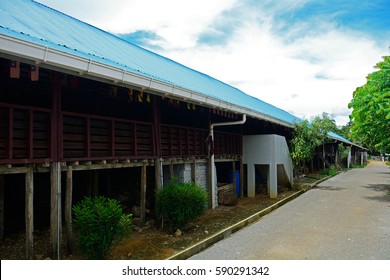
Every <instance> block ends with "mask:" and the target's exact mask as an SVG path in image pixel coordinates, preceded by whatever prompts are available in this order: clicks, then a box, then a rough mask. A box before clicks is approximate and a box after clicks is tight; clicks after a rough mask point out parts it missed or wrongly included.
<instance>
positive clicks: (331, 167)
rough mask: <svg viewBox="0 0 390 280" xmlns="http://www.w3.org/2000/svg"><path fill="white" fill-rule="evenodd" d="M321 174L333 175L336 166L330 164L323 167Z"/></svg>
mask: <svg viewBox="0 0 390 280" xmlns="http://www.w3.org/2000/svg"><path fill="white" fill-rule="evenodd" d="M321 174H322V175H327V176H334V175H336V174H337V169H336V166H334V165H331V166H330V167H329V168H328V169H324V170H322V171H321Z"/></svg>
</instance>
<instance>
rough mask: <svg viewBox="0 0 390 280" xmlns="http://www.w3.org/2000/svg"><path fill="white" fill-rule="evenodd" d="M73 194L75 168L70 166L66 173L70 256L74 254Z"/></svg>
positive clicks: (67, 232) (66, 215) (66, 216)
mask: <svg viewBox="0 0 390 280" xmlns="http://www.w3.org/2000/svg"><path fill="white" fill-rule="evenodd" d="M72 194H73V168H72V166H68V171H67V172H66V194H65V227H66V236H67V247H68V254H73V253H74V240H73V228H72Z"/></svg>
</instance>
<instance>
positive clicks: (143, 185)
mask: <svg viewBox="0 0 390 280" xmlns="http://www.w3.org/2000/svg"><path fill="white" fill-rule="evenodd" d="M140 206H141V226H143V225H145V209H146V163H145V162H144V164H143V166H142V170H141V205H140Z"/></svg>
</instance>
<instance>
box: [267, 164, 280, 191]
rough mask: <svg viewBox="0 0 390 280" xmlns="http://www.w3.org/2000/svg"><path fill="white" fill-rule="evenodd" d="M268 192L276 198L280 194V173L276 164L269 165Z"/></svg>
mask: <svg viewBox="0 0 390 280" xmlns="http://www.w3.org/2000/svg"><path fill="white" fill-rule="evenodd" d="M268 193H269V197H270V198H276V197H277V196H278V174H277V167H276V164H270V165H269V169H268Z"/></svg>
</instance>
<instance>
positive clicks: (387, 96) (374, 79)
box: [348, 56, 390, 153]
mask: <svg viewBox="0 0 390 280" xmlns="http://www.w3.org/2000/svg"><path fill="white" fill-rule="evenodd" d="M375 68H376V69H377V71H375V72H373V73H371V74H369V75H368V76H367V82H366V84H365V85H363V86H361V87H358V88H357V89H356V90H355V92H354V93H353V98H352V100H351V102H350V103H349V105H348V107H349V108H352V109H353V111H352V114H351V120H352V121H353V124H352V128H351V137H352V139H353V140H354V141H355V142H357V143H360V144H362V145H364V146H366V147H367V148H369V149H370V152H372V153H373V152H375V151H381V152H384V151H388V150H389V148H390V138H389V135H390V56H384V57H383V61H381V62H378V63H377V64H376V66H375Z"/></svg>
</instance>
